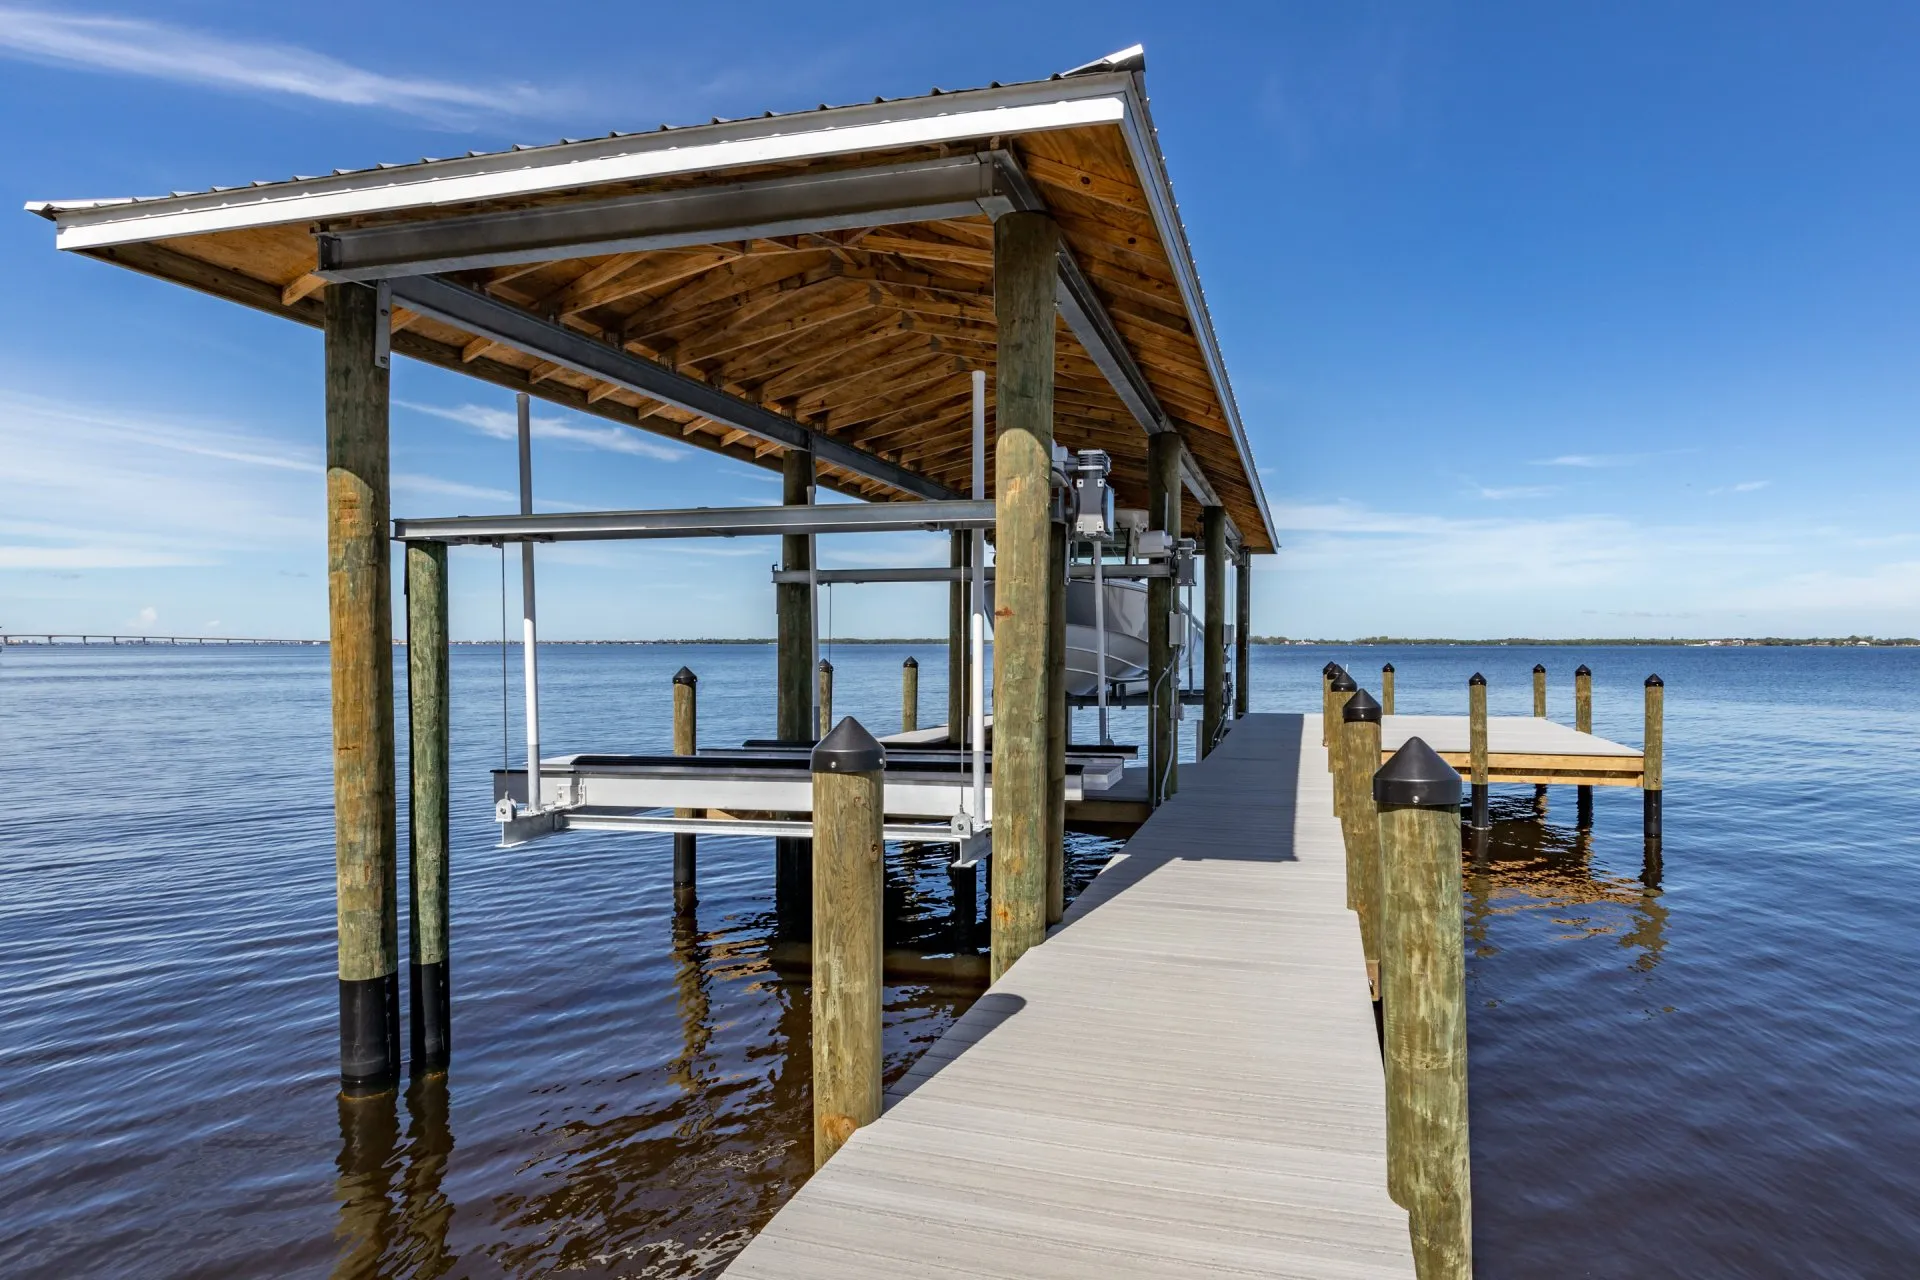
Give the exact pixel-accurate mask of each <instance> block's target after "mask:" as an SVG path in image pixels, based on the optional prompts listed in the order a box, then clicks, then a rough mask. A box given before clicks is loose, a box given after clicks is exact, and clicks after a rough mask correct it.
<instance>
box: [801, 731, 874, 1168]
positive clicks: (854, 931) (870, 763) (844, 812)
mask: <svg viewBox="0 0 1920 1280" xmlns="http://www.w3.org/2000/svg"><path fill="white" fill-rule="evenodd" d="M811 763H812V767H813V1167H814V1168H816V1169H818V1168H819V1167H820V1166H821V1165H823V1164H825V1163H826V1162H827V1160H828V1158H829V1157H831V1156H832V1155H833V1153H834V1152H836V1151H838V1150H839V1149H840V1148H841V1147H842V1146H844V1145H846V1141H847V1139H848V1138H851V1137H852V1136H853V1131H854V1130H855V1129H858V1128H859V1127H860V1126H861V1125H865V1124H872V1123H873V1122H874V1121H875V1120H877V1119H879V1118H880V1073H881V1059H880V996H881V984H882V977H881V971H880V970H881V958H882V954H883V949H882V942H881V898H882V895H883V894H884V892H885V877H886V844H885V842H884V840H883V839H882V836H883V830H882V816H883V815H882V794H883V788H882V780H881V779H882V774H883V771H884V770H885V769H886V764H887V753H886V751H885V750H884V749H882V747H881V746H880V744H879V743H878V742H876V741H874V738H873V735H872V734H870V733H868V732H867V731H866V730H865V729H863V728H861V726H860V722H859V721H858V720H855V719H854V718H853V717H852V716H848V717H847V718H846V719H845V720H842V721H841V722H840V724H839V726H838V727H837V728H835V729H834V730H833V731H832V732H831V733H829V734H827V735H826V736H825V737H823V738H822V739H821V740H820V742H819V745H817V746H815V747H814V749H813V756H812V760H811Z"/></svg>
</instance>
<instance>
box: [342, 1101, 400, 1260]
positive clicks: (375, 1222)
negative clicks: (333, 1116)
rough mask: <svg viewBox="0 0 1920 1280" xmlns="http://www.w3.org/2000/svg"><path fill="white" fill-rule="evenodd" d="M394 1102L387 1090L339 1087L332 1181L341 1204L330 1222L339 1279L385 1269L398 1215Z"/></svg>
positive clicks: (397, 1122)
mask: <svg viewBox="0 0 1920 1280" xmlns="http://www.w3.org/2000/svg"><path fill="white" fill-rule="evenodd" d="M394 1108H395V1098H394V1095H393V1094H391V1093H379V1094H373V1095H371V1096H367V1097H349V1096H348V1095H346V1094H344V1093H343V1094H341V1095H340V1098H339V1110H340V1154H339V1156H338V1157H337V1158H336V1160H335V1162H334V1164H335V1168H337V1169H338V1171H339V1176H338V1177H337V1178H336V1179H335V1182H334V1197H335V1199H336V1200H337V1201H338V1202H339V1206H340V1210H339V1219H338V1221H337V1222H336V1224H335V1226H334V1239H335V1240H336V1241H337V1242H338V1243H339V1250H338V1252H337V1254H336V1255H335V1260H334V1267H333V1274H334V1275H335V1276H336V1277H340V1278H341V1280H346V1278H348V1277H361V1276H376V1275H382V1274H384V1273H385V1268H384V1267H383V1265H382V1262H383V1259H384V1258H385V1256H386V1252H387V1244H388V1241H389V1240H391V1238H392V1236H393V1233H394V1228H395V1225H396V1219H397V1215H396V1213H395V1209H394V1189H395V1183H396V1177H395V1175H396V1173H397V1172H398V1168H397V1162H396V1160H395V1148H396V1146H397V1144H398V1142H399V1138H400V1124H399V1120H398V1118H397V1116H396V1115H395V1109H394Z"/></svg>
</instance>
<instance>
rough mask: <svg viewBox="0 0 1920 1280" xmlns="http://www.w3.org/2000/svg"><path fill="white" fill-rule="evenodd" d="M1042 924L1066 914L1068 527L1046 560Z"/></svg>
mask: <svg viewBox="0 0 1920 1280" xmlns="http://www.w3.org/2000/svg"><path fill="white" fill-rule="evenodd" d="M1047 561H1048V566H1049V567H1048V570H1047V669H1048V673H1049V674H1048V676H1047V923H1048V924H1050V925H1054V924H1059V923H1060V919H1061V917H1062V916H1064V915H1065V914H1066V912H1067V725H1068V719H1067V716H1068V712H1067V526H1066V525H1064V524H1061V523H1058V522H1056V523H1055V524H1054V525H1053V531H1052V536H1051V538H1050V539H1049V554H1048V557H1047Z"/></svg>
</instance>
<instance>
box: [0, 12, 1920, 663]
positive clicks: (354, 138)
mask: <svg viewBox="0 0 1920 1280" xmlns="http://www.w3.org/2000/svg"><path fill="white" fill-rule="evenodd" d="M878 12H879V13H883V14H884V17H879V16H876V13H877V11H875V10H874V9H873V8H872V7H871V6H866V5H861V6H852V5H849V6H835V5H831V4H818V5H813V6H808V7H806V8H805V9H803V10H801V9H795V8H793V7H792V6H773V5H767V6H753V5H735V6H699V7H691V6H681V5H674V6H656V5H647V4H633V5H622V6H608V7H606V8H605V9H602V8H600V7H598V6H587V5H546V6H542V7H540V8H539V9H538V10H537V14H536V11H534V10H529V9H528V8H527V7H526V6H524V5H513V6H508V5H500V4H490V3H484V2H480V0H470V2H468V3H463V4H460V5H458V6H452V5H427V4H418V5H407V6H398V5H391V4H386V5H379V6H375V5H363V4H353V3H342V4H336V5H333V6H330V7H329V9H328V11H327V20H326V21H324V22H315V21H312V20H311V18H312V15H311V14H310V13H308V12H307V11H304V10H301V9H299V8H297V7H288V6H260V5H243V4H235V3H220V2H218V0H203V2H201V3H192V4H175V5H165V4H143V5H139V6H133V5H131V4H128V5H124V6H121V7H113V6H106V5H103V6H99V7H95V6H92V5H75V6H62V7H59V8H57V9H56V8H53V7H46V8H27V7H17V6H11V5H9V4H7V3H5V2H4V0H0V121H3V122H4V125H5V136H6V151H7V155H8V157H9V163H8V164H7V165H6V166H5V167H4V169H3V170H0V197H4V199H0V205H4V207H5V208H7V209H12V210H15V212H13V213H11V214H7V215H5V216H0V263H3V264H4V268H5V279H6V281H7V289H6V297H7V300H8V303H9V305H7V306H5V307H4V308H0V626H4V627H5V628H7V629H10V630H16V631H28V630H34V629H40V630H47V629H57V630H62V631H72V630H81V629H86V630H93V631H102V630H109V629H118V630H142V629H144V630H151V631H156V632H161V633H180V634H205V633H213V634H220V633H225V634H233V635H305V636H313V635H320V634H323V633H324V629H325V617H326V612H325V562H324V546H323V530H322V523H321V516H322V509H323V487H322V475H321V469H320V446H321V438H322V427H321V399H320V341H319V338H318V335H316V334H314V333H312V332H309V331H307V330H304V329H301V328H299V327H298V326H293V325H289V324H286V323H284V322H279V321H275V320H272V319H270V318H267V317H263V316H258V315H255V314H253V313H251V312H248V311H245V310H243V309H241V308H238V307H235V306H232V305H230V304H225V303H219V302H214V301H211V300H208V299H204V298H200V297H198V296H196V295H194V294H191V293H189V292H187V291H185V290H182V289H179V288H177V287H173V286H168V285H162V284H159V283H156V282H154V281H150V280H147V279H144V278H142V277H139V276H136V275H133V274H131V273H128V272H124V271H120V270H117V269H114V268H111V267H107V266H103V265H100V264H97V263H93V262H88V261H84V260H78V259H74V258H70V257H63V256H61V255H59V254H57V253H55V251H54V250H53V247H52V229H51V227H50V226H48V225H47V224H46V223H44V222H42V221H41V220H39V219H38V218H34V217H32V216H29V215H27V214H25V213H21V212H18V209H19V206H20V204H21V202H23V201H25V200H28V199H35V198H48V197H75V196H110V195H127V194H136V193H139V194H147V193H153V192H159V191H165V190H169V189H173V188H195V187H201V186H207V185H212V184H216V183H221V184H224V183H231V182H241V181H246V180H250V179H255V178H279V177H284V176H287V175H290V174H293V173H296V172H297V173H313V172H323V171H325V170H326V169H328V168H332V167H336V166H342V167H344V166H357V165H362V164H366V163H371V162H375V161H391V160H408V159H413V158H416V157H418V156H422V155H444V154H451V153H456V152H459V151H462V150H466V149H468V148H493V147H498V146H501V145H504V144H507V143H511V142H546V141H551V140H553V139H556V138H559V137H562V136H574V135H584V134H591V133H599V132H605V131H607V130H609V129H613V128H620V129H638V128H645V127H648V126H651V125H653V124H656V123H660V122H663V121H665V122H673V123H688V122H696V121H700V120H703V119H705V118H706V117H708V116H710V115H715V114H719V115H742V114H749V113H753V112H758V111H762V110H786V109H792V108H797V107H803V106H811V105H813V104H814V103H817V102H823V101H824V102H847V101H857V100H860V99H864V98H869V97H872V96H873V95H875V94H886V95H889V96H892V95H899V94H912V93H919V92H924V91H925V90H926V89H927V88H928V87H930V86H933V85H939V86H942V87H948V88H958V87H966V86H971V85H976V84H982V83H985V82H987V81H989V80H996V79H997V80H1019V79H1028V78H1035V77H1040V76H1044V75H1046V74H1049V73H1051V72H1054V71H1057V70H1061V69H1064V68H1066V67H1069V66H1072V65H1076V64H1078V63H1080V62H1084V61H1086V60H1088V59H1090V58H1094V57H1097V56H1099V55H1101V54H1104V53H1106V52H1109V51H1111V50H1114V49H1118V48H1122V47H1124V46H1126V45H1128V44H1131V43H1134V42H1136V41H1139V42H1142V43H1144V44H1145V45H1146V47H1147V55H1148V73H1147V85H1148V90H1149V93H1150V94H1151V96H1152V99H1153V106H1154V113H1155V118H1156V121H1157V123H1158V125H1159V128H1160V133H1161V141H1162V145H1163V147H1164V148H1165V150H1166V152H1167V155H1168V159H1169V164H1170V167H1171V170H1172V174H1173V179H1174V184H1175V188H1176V191H1177V192H1178V194H1179V197H1180V200H1181V205H1182V209H1183V212H1184V215H1185V217H1186V220H1187V224H1188V229H1189V233H1190V235H1191V237H1192V240H1193V243H1194V248H1195V256H1196V258H1197V260H1198V262H1199V266H1200V270H1201V276H1202V279H1203V281H1204V282H1205V284H1206V287H1207V292H1208V297H1209V300H1210V303H1211V306H1212V308H1213V315H1214V321H1215V325H1216V327H1217V329H1218V331H1219V333H1220V336H1221V340H1222V344H1223V346H1224V349H1225V352H1226V357H1227V362H1228V366H1229V368H1230V370H1231V371H1232V375H1233V379H1234V386H1235V390H1236V393H1237V395H1238V398H1239V402H1240V406H1241V410H1242V413H1243V416H1244V417H1245V419H1246V422H1247V424H1248V427H1249V431H1250V434H1251V436H1252V439H1253V442H1254V445H1255V449H1256V451H1257V453H1258V456H1259V460H1260V463H1261V467H1262V472H1263V479H1264V482H1265V485H1266V488H1267V493H1268V496H1269V498H1270V500H1271V502H1272V504H1273V506H1274V510H1275V514H1276V517H1277V518H1278V520H1279V522H1280V524H1281V525H1282V538H1283V540H1284V542H1285V543H1286V547H1285V549H1284V550H1283V551H1282V552H1281V553H1280V554H1279V555H1278V556H1275V557H1271V558H1267V559H1265V560H1263V561H1261V562H1259V566H1258V570H1257V573H1256V579H1255V592H1254V599H1255V626H1256V629H1257V630H1258V631H1260V632H1262V633H1287V634H1292V635H1315V636H1354V635H1361V634H1369V633H1380V632H1391V633H1395V634H1402V635H1422V634H1425V635H1432V634H1448V635H1463V636H1485V635H1495V636H1497V635H1518V634H1527V635H1544V636H1582V635H1593V636H1600V635H1647V634H1654V635H1669V634H1671V635H1683V636H1684V635H1721V634H1830V633H1843V634H1844V633H1850V632H1869V633H1877V634H1883V635H1885V634H1915V633H1920V512H1916V503H1915V501H1914V498H1913V491H1914V476H1915V475H1916V474H1920V444H1917V443H1916V432H1915V430H1914V427H1915V424H1916V421H1917V420H1920V359H1916V356H1920V303H1917V300H1920V252H1917V251H1916V249H1915V244H1916V241H1915V238H1914V228H1915V227H1916V226H1920V166H1916V162H1915V156H1916V155H1920V94H1916V93H1915V92H1914V91H1913V87H1912V68H1913V66H1914V65H1916V62H1917V61H1920V9H1915V8H1913V7H1912V6H1908V5H1895V4H1869V3H1854V4H1847V5H1843V6H1816V5H1806V4H1802V5H1767V4H1757V3H1727V4H1711V3H1685V4H1680V5H1674V4H1633V3H1626V4H1610V5H1605V6H1564V5H1520V4H1513V5H1499V4H1479V5H1458V4H1434V3H1413V4H1347V5H1337V6H1336V5H1324V4H1309V3H1304V2H1298V3H1295V2H1287V3H1278V4H1274V3H1268V4H1260V5H1245V6H1233V5H1222V6H1201V5H1183V6H1167V5H1140V4H1116V3H1105V4H1099V5H1082V6H1070V5H1038V4H1034V3H1021V4H1011V5H996V4H982V5H974V6H971V7H969V8H968V9H967V10H966V11H965V13H964V15H962V14H960V13H959V12H958V11H955V10H951V9H941V8H937V7H934V8H922V7H915V6H906V7H897V8H896V9H894V10H887V11H878ZM394 400H395V407H394V416H393V431H394V470H395V472H396V493H395V502H394V505H395V510H396V512H397V513H401V514H444V513H448V512H453V511H469V512H478V511H486V510H500V509H505V507H506V506H507V504H508V503H509V502H510V501H511V498H510V491H511V490H512V489H513V487H514V478H513V446H512V442H511V440H510V438H508V436H507V430H508V425H509V423H510V414H511V409H512V406H511V402H510V399H509V397H507V396H506V395H505V394H504V393H502V392H500V391H498V390H496V389H493V388H490V387H487V386H484V385H482V384H479V383H472V382H468V381H466V380H464V379H461V378H458V377H456V376H453V375H450V374H446V373H441V372H438V371H434V370H429V369H425V368H423V367H421V366H418V365H413V364H411V363H409V362H406V361H404V360H402V361H396V367H395V375H394ZM536 413H537V416H538V417H539V419H540V428H541V430H540V434H539V437H538V441H537V445H536V463H535V466H536V475H537V477H538V479H537V483H536V491H537V493H538V495H539V500H540V503H541V505H542V506H543V507H545V508H547V509H563V508H565V507H568V506H575V507H581V508H589V507H641V506H661V505H682V504H688V505H691V504H701V503H709V504H712V503H744V502H759V501H767V500H771V499H774V498H776V497H777V494H778V488H777V482H776V481H775V480H774V479H773V478H772V477H771V476H770V475H769V474H768V473H763V472H757V471H755V470H754V469H752V468H748V467H745V466H740V465H735V464H732V463H727V462H724V461H720V460H717V459H714V458H712V457H710V456H708V455H704V454H696V453H693V452H691V451H687V450H682V449H678V448H676V447H674V446H672V445H671V444H668V443H666V442H661V441H658V440H656V439H655V438H654V437H650V436H645V435H640V434H638V433H633V432H624V433H623V432H621V431H619V430H617V429H615V428H612V427H610V426H609V425H608V424H605V423H601V422H598V421H596V420H593V419H589V418H585V417H579V416H575V415H571V414H567V413H565V412H563V411H561V410H557V409H550V408H537V410H536ZM543 554H544V558H543V560H542V564H543V571H542V599H541V612H542V616H543V624H544V630H545V633H546V634H548V635H552V636H555V637H574V636H577V637H636V638H642V637H644V638H651V637H672V636H695V635H766V634H769V633H770V632H771V629H772V628H771V618H772V591H771V587H770V586H769V585H768V582H767V572H766V569H767V565H768V564H769V563H770V561H771V560H772V559H773V557H774V555H775V551H774V549H773V547H772V546H771V545H763V544H757V543H745V542H743V543H725V544H713V545H705V546H695V545H692V544H689V545H686V546H681V547H676V548H672V549H671V550H669V549H665V548H663V547H661V546H660V545H658V544H655V545H653V546H648V545H646V544H639V545H633V546H625V547H616V546H599V547H574V548H560V549H554V550H551V551H548V552H545V553H543ZM829 555H830V559H829V563H872V562H876V561H879V562H885V563H902V562H913V561H916V560H919V561H928V562H932V561H939V560H943V559H944V555H943V550H942V548H941V547H940V545H939V544H938V543H929V542H927V541H920V540H903V541H897V542H890V543H881V544H879V545H866V546H861V545H857V544H853V543H846V544H843V545H841V546H839V547H836V548H833V549H831V551H830V553H829ZM493 556H494V553H492V552H485V551H472V552H464V553H461V555H460V557H459V558H458V560H457V562H456V563H457V568H456V575H455V585H456V592H455V629H456V633H457V634H461V635H464V636H485V635H488V634H494V633H497V629H498V616H499V605H500V600H499V579H498V574H499V569H498V564H497V561H496V560H495V559H494V558H493ZM839 595H840V598H839V599H838V600H837V601H836V602H835V620H834V625H835V629H836V630H837V631H839V632H840V633H841V634H847V635H857V634H884V635H899V634H934V633H936V632H937V631H938V630H939V629H940V628H941V626H942V625H943V617H944V612H943V605H942V602H941V599H940V596H939V593H938V592H937V591H935V590H928V589H908V590H900V589H894V588H866V589H863V590H852V589H849V590H845V591H842V592H840V593H839Z"/></svg>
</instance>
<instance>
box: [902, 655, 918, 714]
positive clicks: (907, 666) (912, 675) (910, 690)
mask: <svg viewBox="0 0 1920 1280" xmlns="http://www.w3.org/2000/svg"><path fill="white" fill-rule="evenodd" d="M919 731H920V663H919V662H918V661H917V660H916V659H915V658H913V656H912V655H908V657H907V660H906V661H905V662H903V663H901V664H900V732H902V733H918V732H919Z"/></svg>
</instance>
